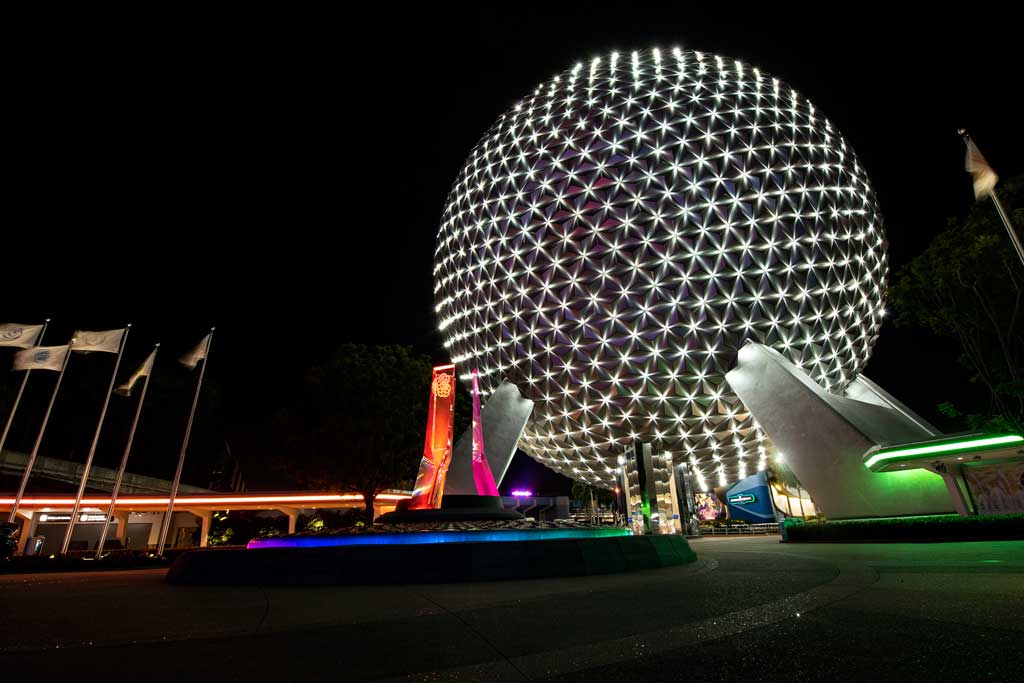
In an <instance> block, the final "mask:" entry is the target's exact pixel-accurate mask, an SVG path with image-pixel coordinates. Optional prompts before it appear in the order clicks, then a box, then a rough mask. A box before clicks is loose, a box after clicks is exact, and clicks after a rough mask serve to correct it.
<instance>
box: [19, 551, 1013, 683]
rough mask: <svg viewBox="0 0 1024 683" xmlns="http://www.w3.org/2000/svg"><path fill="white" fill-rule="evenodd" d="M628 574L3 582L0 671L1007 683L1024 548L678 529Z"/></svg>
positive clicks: (81, 577) (147, 573) (58, 577)
mask: <svg viewBox="0 0 1024 683" xmlns="http://www.w3.org/2000/svg"><path fill="white" fill-rule="evenodd" d="M692 545H693V547H694V549H695V550H696V551H697V554H698V558H699V559H698V561H697V562H696V563H694V564H691V565H687V566H683V567H672V568H667V569H659V570H652V571H645V572H637V573H632V574H619V575H610V576H592V577H579V578H570V579H554V580H535V581H503V582H488V583H463V584H440V585H416V586H352V587H312V588H298V587H294V588H283V587H270V588H258V587H238V588H231V587H227V588H225V587H186V586H172V585H169V584H166V583H164V582H163V580H162V579H163V574H164V570H138V571H116V572H114V571H112V572H99V573H83V574H34V575H8V576H0V616H2V618H0V672H3V673H4V674H6V675H8V676H11V677H12V679H13V677H15V676H17V677H19V678H20V677H22V676H26V675H27V676H31V677H33V678H35V679H36V680H58V679H64V678H66V677H67V676H68V675H72V674H73V675H74V676H76V677H80V678H85V680H93V679H95V678H99V677H107V678H115V679H117V680H145V681H147V682H152V683H156V682H159V681H171V680H173V681H182V680H187V681H214V680H216V681H220V682H223V681H271V680H273V681H304V680H333V681H339V680H344V681H350V680H368V679H380V678H383V679H397V680H430V681H440V680H464V681H474V680H485V681H488V682H490V683H493V682H497V681H504V680H509V681H519V680H544V679H552V680H584V679H586V680H589V681H594V680H623V681H632V680H654V681H660V680H683V679H695V680H701V681H707V680H739V679H747V680H751V679H753V680H786V681H794V680H796V681H803V680H826V679H827V680H830V681H836V680H866V679H871V680H897V679H899V680H906V679H907V678H908V677H912V678H915V679H918V678H927V679H928V680H930V681H941V680H963V679H964V678H970V679H982V680H1008V681H1009V680H1019V676H1020V672H1021V671H1022V670H1024V620H1022V618H1021V617H1022V615H1024V542H1019V541H1006V542H980V543H942V544H799V545H797V544H780V543H779V542H778V538H777V537H767V538H765V537H758V538H718V539H714V538H709V539H703V540H697V541H693V542H692Z"/></svg>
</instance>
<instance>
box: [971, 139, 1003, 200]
mask: <svg viewBox="0 0 1024 683" xmlns="http://www.w3.org/2000/svg"><path fill="white" fill-rule="evenodd" d="M964 166H965V167H966V169H967V172H968V173H970V174H971V175H972V176H974V198H975V199H984V198H985V197H987V196H989V195H990V194H992V190H994V189H995V186H996V181H998V180H999V176H997V175H996V172H995V171H993V170H992V167H991V166H989V165H988V162H987V161H985V157H983V156H981V150H979V149H978V146H977V145H976V144H974V140H970V139H968V140H967V161H966V162H965V164H964Z"/></svg>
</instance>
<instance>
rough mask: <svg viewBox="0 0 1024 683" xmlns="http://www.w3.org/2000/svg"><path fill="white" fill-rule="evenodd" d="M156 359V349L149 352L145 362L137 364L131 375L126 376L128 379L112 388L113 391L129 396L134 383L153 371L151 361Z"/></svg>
mask: <svg viewBox="0 0 1024 683" xmlns="http://www.w3.org/2000/svg"><path fill="white" fill-rule="evenodd" d="M155 360H156V349H153V351H152V352H151V353H150V354H149V357H148V358H146V360H145V362H143V363H142V365H140V366H139V369H138V370H136V371H135V372H134V373H132V376H131V377H129V378H128V381H127V382H125V383H124V384H122V385H121V386H119V387H118V388H117V389H114V393H115V394H117V395H119V396H131V395H132V389H133V388H134V387H135V383H136V382H138V381H139V380H140V379H142V378H143V377H149V374H150V373H151V372H153V361H155Z"/></svg>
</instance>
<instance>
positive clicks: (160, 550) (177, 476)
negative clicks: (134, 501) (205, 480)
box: [156, 327, 217, 557]
mask: <svg viewBox="0 0 1024 683" xmlns="http://www.w3.org/2000/svg"><path fill="white" fill-rule="evenodd" d="M216 329H217V328H216V327H211V328H210V333H209V339H207V340H206V351H205V353H204V354H203V359H202V360H203V367H202V368H200V370H199V381H197V382H196V394H195V396H194V397H193V398H192V410H191V411H189V414H188V424H187V425H186V426H185V440H184V441H182V443H181V453H180V454H179V455H178V469H176V470H175V471H174V481H173V482H171V493H170V497H169V498H168V499H167V512H165V513H164V519H163V522H162V523H161V525H160V541H159V543H158V544H157V547H156V556H157V557H163V554H164V546H165V544H166V543H167V532H168V531H169V530H170V526H171V515H172V514H173V512H174V499H175V498H176V497H177V496H178V484H179V483H180V482H181V469H182V467H183V466H184V465H185V452H186V451H187V450H188V439H189V437H190V436H191V435H192V420H193V419H194V418H195V416H196V405H198V403H199V390H200V389H202V387H203V376H204V375H205V374H206V364H207V363H209V362H210V347H211V346H212V345H213V331H214V330H216Z"/></svg>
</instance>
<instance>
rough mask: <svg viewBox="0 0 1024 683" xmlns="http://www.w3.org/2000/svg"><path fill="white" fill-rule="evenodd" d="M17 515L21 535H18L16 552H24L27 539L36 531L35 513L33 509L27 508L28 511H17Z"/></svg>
mask: <svg viewBox="0 0 1024 683" xmlns="http://www.w3.org/2000/svg"><path fill="white" fill-rule="evenodd" d="M18 517H21V535H20V536H18V554H19V555H24V554H25V546H27V545H28V539H29V538H30V537H31V536H34V535H35V533H36V519H37V517H36V514H35V511H33V510H29V511H28V512H21V511H19V512H18Z"/></svg>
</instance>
